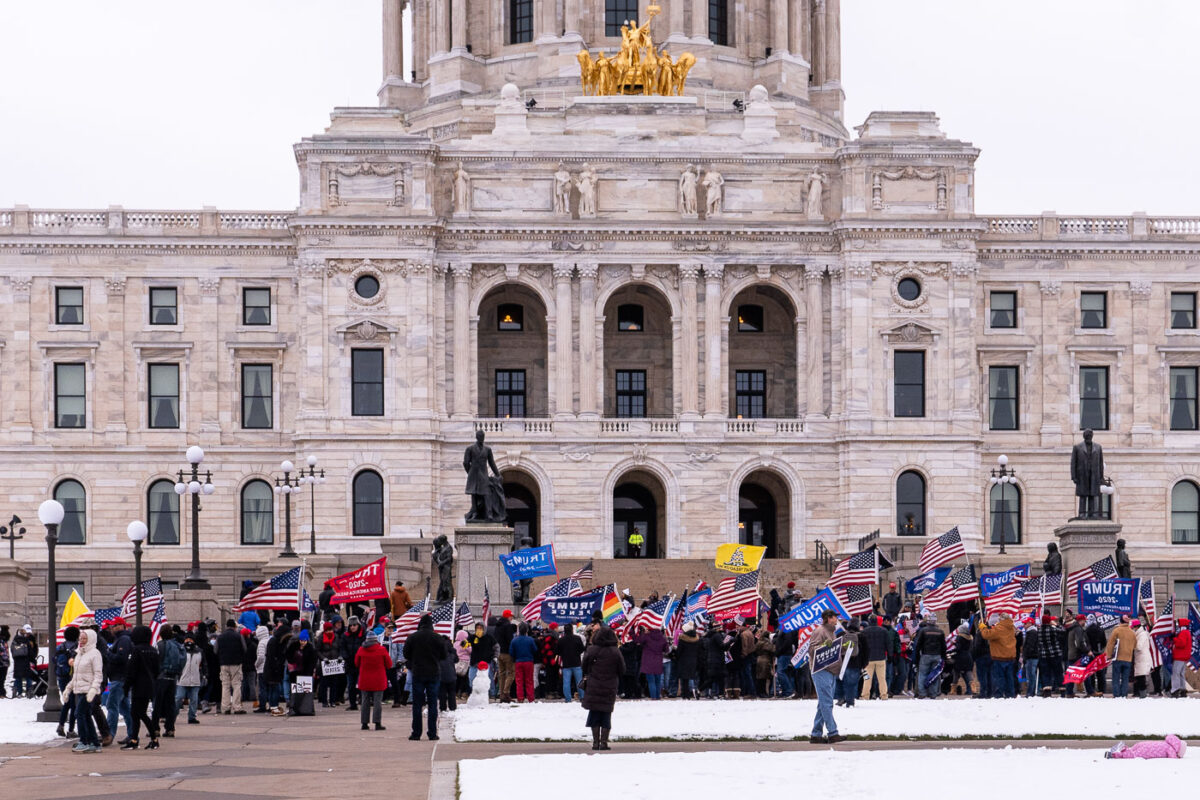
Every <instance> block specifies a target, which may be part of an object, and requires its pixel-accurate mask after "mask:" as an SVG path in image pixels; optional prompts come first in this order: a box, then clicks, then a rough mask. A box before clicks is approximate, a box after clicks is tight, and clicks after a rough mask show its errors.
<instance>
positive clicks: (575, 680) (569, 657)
mask: <svg viewBox="0 0 1200 800" xmlns="http://www.w3.org/2000/svg"><path fill="white" fill-rule="evenodd" d="M586 648H587V646H586V645H585V644H584V643H583V639H582V638H581V637H580V636H579V634H577V633H575V626H574V625H571V624H569V623H568V624H567V626H566V627H565V628H563V635H562V636H560V637H558V638H557V639H555V640H554V652H555V654H556V655H557V656H558V660H559V662H561V664H562V692H563V702H564V703H569V702H571V694H572V686H574V687H575V688H578V689H579V699H580V700H583V687H581V686H580V685H579V684H580V682H581V681H582V680H583V652H584V650H585V649H586ZM472 657H474V651H472Z"/></svg>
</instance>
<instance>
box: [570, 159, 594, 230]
mask: <svg viewBox="0 0 1200 800" xmlns="http://www.w3.org/2000/svg"><path fill="white" fill-rule="evenodd" d="M597 180H598V179H597V178H596V170H594V169H592V166H591V165H590V164H588V163H586V162H585V163H584V165H583V169H582V170H580V171H579V177H578V178H576V179H575V188H576V189H578V190H579V216H581V217H594V216H596V181H597Z"/></svg>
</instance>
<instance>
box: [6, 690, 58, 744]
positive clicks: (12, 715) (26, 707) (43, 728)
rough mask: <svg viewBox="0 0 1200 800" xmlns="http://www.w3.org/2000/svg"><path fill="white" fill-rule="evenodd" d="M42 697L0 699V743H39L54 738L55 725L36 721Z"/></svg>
mask: <svg viewBox="0 0 1200 800" xmlns="http://www.w3.org/2000/svg"><path fill="white" fill-rule="evenodd" d="M44 700H45V699H44V698H41V697H39V698H37V699H36V700H25V699H21V700H13V699H6V700H0V744H41V743H42V742H50V741H53V740H54V739H55V734H54V729H55V727H56V726H55V725H54V724H53V723H50V722H38V721H37V715H38V712H39V711H41V710H42V703H43V702H44Z"/></svg>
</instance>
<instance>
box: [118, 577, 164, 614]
mask: <svg viewBox="0 0 1200 800" xmlns="http://www.w3.org/2000/svg"><path fill="white" fill-rule="evenodd" d="M162 593H163V588H162V579H161V578H151V579H150V580H148V581H142V613H143V614H153V613H155V611H157V609H158V600H159V599H160V598H161V597H162ZM121 615H122V616H125V617H136V616H137V586H130V587H129V588H128V589H126V590H125V594H123V595H121Z"/></svg>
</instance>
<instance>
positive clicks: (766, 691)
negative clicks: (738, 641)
mask: <svg viewBox="0 0 1200 800" xmlns="http://www.w3.org/2000/svg"><path fill="white" fill-rule="evenodd" d="M754 652H755V661H754V690H755V692H757V693H758V696H759V697H770V696H771V689H772V688H773V687H772V686H771V679H772V678H773V677H774V675H775V646H774V645H773V644H771V632H770V631H768V630H766V629H765V628H764V629H763V630H761V631H759V634H758V643H757V644H756V645H755V651H754Z"/></svg>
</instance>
